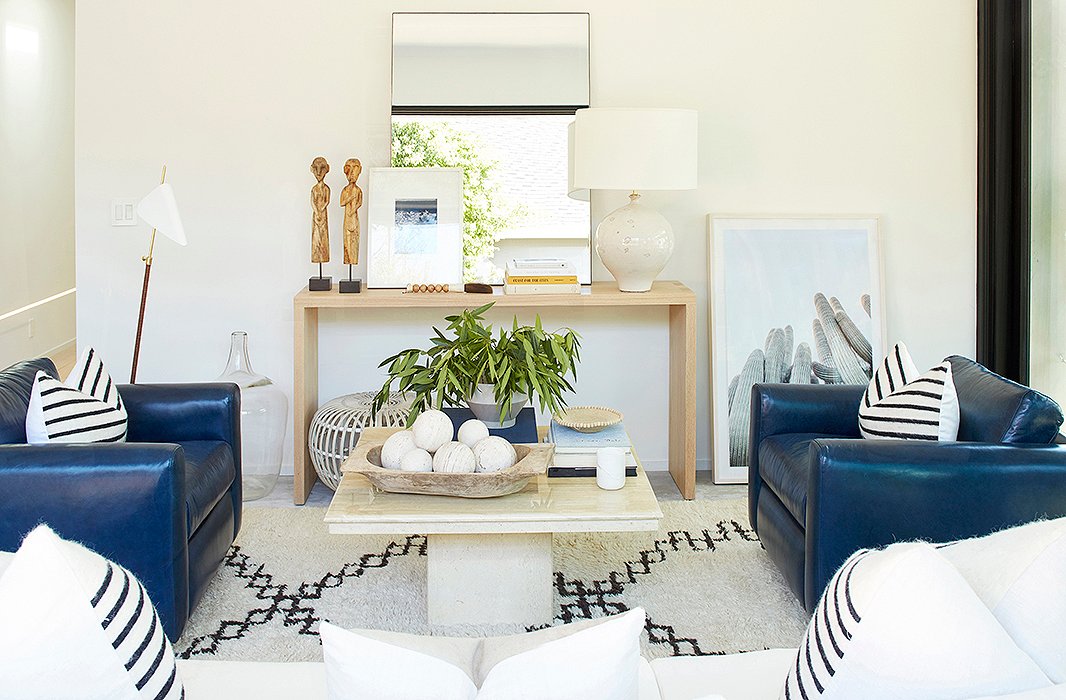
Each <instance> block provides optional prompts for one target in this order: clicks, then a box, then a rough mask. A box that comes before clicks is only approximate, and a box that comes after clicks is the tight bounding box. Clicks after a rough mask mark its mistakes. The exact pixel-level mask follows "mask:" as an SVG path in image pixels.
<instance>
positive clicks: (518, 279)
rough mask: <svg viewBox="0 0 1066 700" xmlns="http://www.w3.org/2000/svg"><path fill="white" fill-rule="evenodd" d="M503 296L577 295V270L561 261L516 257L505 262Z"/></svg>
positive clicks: (578, 285) (578, 291)
mask: <svg viewBox="0 0 1066 700" xmlns="http://www.w3.org/2000/svg"><path fill="white" fill-rule="evenodd" d="M503 291H504V294H578V293H580V292H581V285H580V284H578V281H577V270H575V269H574V266H573V264H572V263H571V262H570V261H569V260H563V259H562V258H515V259H514V260H511V261H509V262H508V263H507V268H506V276H505V277H504V286H503Z"/></svg>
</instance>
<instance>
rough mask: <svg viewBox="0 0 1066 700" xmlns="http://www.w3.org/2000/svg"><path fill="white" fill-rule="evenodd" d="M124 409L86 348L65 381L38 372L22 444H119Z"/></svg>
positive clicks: (99, 363)
mask: <svg viewBox="0 0 1066 700" xmlns="http://www.w3.org/2000/svg"><path fill="white" fill-rule="evenodd" d="M126 424H127V416H126V408H125V407H124V406H123V405H122V397H121V396H119V393H118V388H117V387H116V386H115V383H114V382H113V381H112V380H111V375H110V374H108V373H107V370H106V369H105V368H104V363H103V362H102V361H101V360H100V357H99V355H97V353H96V351H94V350H93V349H92V348H88V349H87V350H86V351H85V352H84V353H82V355H81V357H79V358H78V362H77V363H76V364H75V365H74V369H73V370H71V373H70V376H68V377H67V379H66V381H65V382H60V381H59V380H58V379H54V378H52V377H49V376H48V375H47V374H45V373H44V372H38V373H37V377H36V379H35V380H34V382H33V389H32V390H31V392H30V403H29V406H28V408H27V411H26V441H27V442H29V443H30V444H34V445H41V444H45V443H50V442H123V441H125V439H126Z"/></svg>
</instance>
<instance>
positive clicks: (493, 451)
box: [474, 435, 518, 472]
mask: <svg viewBox="0 0 1066 700" xmlns="http://www.w3.org/2000/svg"><path fill="white" fill-rule="evenodd" d="M474 457H475V458H476V459H477V471H478V472H498V471H500V470H501V469H507V468H508V467H512V466H514V463H515V462H517V461H518V454H517V453H516V452H515V449H514V446H513V445H512V444H511V443H509V442H507V441H506V440H504V439H503V438H502V437H498V436H496V435H491V436H489V437H487V438H485V439H484V440H481V441H480V442H478V444H476V445H474Z"/></svg>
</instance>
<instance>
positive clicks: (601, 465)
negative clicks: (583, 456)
mask: <svg viewBox="0 0 1066 700" xmlns="http://www.w3.org/2000/svg"><path fill="white" fill-rule="evenodd" d="M596 485H597V486H599V487H600V488H601V489H606V490H608V491H617V490H618V489H620V488H622V487H623V486H625V485H626V451H625V450H623V449H622V448H621V447H601V448H600V449H598V450H596Z"/></svg>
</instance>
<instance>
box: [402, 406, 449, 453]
mask: <svg viewBox="0 0 1066 700" xmlns="http://www.w3.org/2000/svg"><path fill="white" fill-rule="evenodd" d="M411 432H413V433H414V434H415V446H416V447H421V448H422V449H423V450H426V451H427V452H436V451H437V450H439V449H440V447H441V445H443V444H444V443H446V442H451V441H452V435H454V434H455V428H454V427H453V426H452V420H451V418H449V417H448V414H447V413H445V412H444V411H434V410H429V411H423V412H422V413H420V414H418V418H415V423H414V425H412V426H411Z"/></svg>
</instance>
